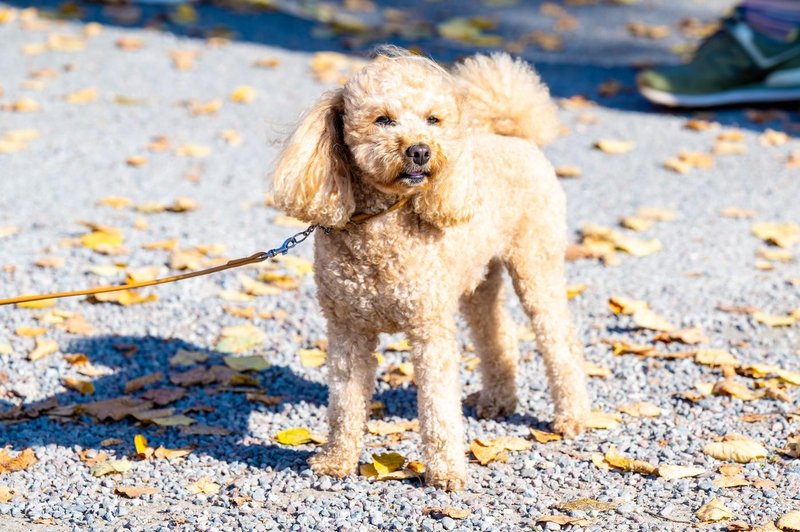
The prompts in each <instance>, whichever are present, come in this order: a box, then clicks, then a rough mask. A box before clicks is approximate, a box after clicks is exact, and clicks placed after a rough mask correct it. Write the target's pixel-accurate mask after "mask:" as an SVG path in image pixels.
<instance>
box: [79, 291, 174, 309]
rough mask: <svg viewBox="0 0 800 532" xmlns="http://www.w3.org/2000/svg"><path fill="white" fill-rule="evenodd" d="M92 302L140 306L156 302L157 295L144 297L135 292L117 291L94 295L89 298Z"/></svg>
mask: <svg viewBox="0 0 800 532" xmlns="http://www.w3.org/2000/svg"><path fill="white" fill-rule="evenodd" d="M90 299H91V300H92V301H95V302H99V303H116V304H118V305H122V306H123V307H129V306H131V305H141V304H144V303H152V302H153V301H158V295H156V294H150V295H147V296H144V295H142V294H140V293H139V292H137V291H136V290H119V291H117V292H108V293H105V294H95V295H93V296H91V298H90Z"/></svg>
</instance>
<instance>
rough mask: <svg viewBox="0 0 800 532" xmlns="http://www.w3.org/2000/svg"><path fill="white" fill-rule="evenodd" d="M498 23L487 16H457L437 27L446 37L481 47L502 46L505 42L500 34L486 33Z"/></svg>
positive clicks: (440, 33)
mask: <svg viewBox="0 0 800 532" xmlns="http://www.w3.org/2000/svg"><path fill="white" fill-rule="evenodd" d="M496 25H497V23H496V22H495V21H493V20H491V19H487V18H485V17H455V18H451V19H449V20H447V21H445V22H443V23H441V24H438V25H437V26H436V29H437V31H438V32H439V35H441V36H442V37H444V38H445V39H450V40H453V41H459V42H463V43H466V44H471V45H474V46H481V47H486V46H500V45H501V44H502V42H503V38H502V37H501V36H500V35H493V34H487V33H484V30H486V29H491V28H494V27H495V26H496Z"/></svg>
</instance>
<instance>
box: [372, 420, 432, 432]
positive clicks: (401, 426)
mask: <svg viewBox="0 0 800 532" xmlns="http://www.w3.org/2000/svg"><path fill="white" fill-rule="evenodd" d="M415 430H419V421H417V420H416V419H415V420H413V421H402V422H397V423H389V422H388V421H383V420H373V421H368V422H367V431H368V432H369V433H370V434H376V435H378V436H387V435H389V434H400V433H402V432H406V431H415Z"/></svg>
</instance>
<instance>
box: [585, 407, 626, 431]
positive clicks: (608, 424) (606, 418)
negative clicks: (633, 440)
mask: <svg viewBox="0 0 800 532" xmlns="http://www.w3.org/2000/svg"><path fill="white" fill-rule="evenodd" d="M621 421H622V416H620V415H619V414H617V413H615V412H600V411H598V410H594V411H592V412H591V413H590V414H589V416H588V417H587V418H586V427H587V428H590V429H601V430H609V429H613V428H615V427H617V426H618V425H619V424H620V422H621Z"/></svg>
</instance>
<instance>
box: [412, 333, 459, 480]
mask: <svg viewBox="0 0 800 532" xmlns="http://www.w3.org/2000/svg"><path fill="white" fill-rule="evenodd" d="M431 321H432V322H436V321H437V320H431ZM430 323H431V322H429V324H430ZM409 340H410V341H411V345H412V346H413V351H412V362H413V364H414V380H415V382H416V385H417V408H418V409H419V422H420V435H421V437H422V447H423V461H424V463H425V468H426V470H425V480H426V481H427V483H428V484H430V485H432V486H435V487H437V488H442V489H445V490H448V491H454V490H460V489H463V488H464V484H465V483H466V480H467V462H466V457H465V456H464V422H463V419H462V415H461V385H460V382H459V359H460V357H459V353H458V346H457V344H456V339H455V324H454V323H452V318H450V319H448V320H445V324H444V325H443V324H442V323H441V322H439V323H437V324H436V325H435V326H433V327H428V328H426V329H425V330H422V331H414V332H413V333H410V334H409Z"/></svg>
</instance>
